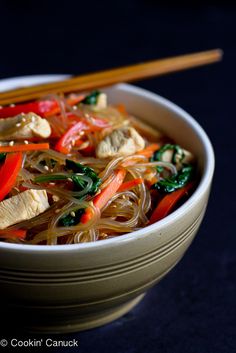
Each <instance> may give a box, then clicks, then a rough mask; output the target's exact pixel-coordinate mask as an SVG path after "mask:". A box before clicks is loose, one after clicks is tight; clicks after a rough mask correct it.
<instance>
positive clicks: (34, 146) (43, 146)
mask: <svg viewBox="0 0 236 353" xmlns="http://www.w3.org/2000/svg"><path fill="white" fill-rule="evenodd" d="M48 149H49V143H47V142H45V143H29V144H28V143H27V144H15V145H11V146H10V145H6V146H0V153H4V152H27V151H43V150H48Z"/></svg>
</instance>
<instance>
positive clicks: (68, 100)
mask: <svg viewBox="0 0 236 353" xmlns="http://www.w3.org/2000/svg"><path fill="white" fill-rule="evenodd" d="M84 98H85V94H79V95H75V94H73V95H71V96H69V97H67V98H66V103H67V104H68V105H75V104H78V103H80V102H81V101H82V100H83V99H84Z"/></svg>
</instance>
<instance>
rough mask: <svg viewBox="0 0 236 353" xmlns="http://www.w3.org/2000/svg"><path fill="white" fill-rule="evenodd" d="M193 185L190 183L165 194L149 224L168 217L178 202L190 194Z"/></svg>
mask: <svg viewBox="0 0 236 353" xmlns="http://www.w3.org/2000/svg"><path fill="white" fill-rule="evenodd" d="M192 187H193V183H189V184H187V185H185V186H184V187H182V188H181V189H179V190H177V191H174V192H172V193H171V194H167V195H166V196H164V197H163V199H162V200H161V201H160V202H159V203H158V205H157V207H156V208H155V210H154V211H153V213H152V215H151V218H150V220H149V224H153V223H155V222H157V221H160V220H161V219H162V218H164V217H166V216H167V215H168V214H169V213H170V212H171V211H172V210H173V208H174V207H175V206H176V204H177V203H178V202H179V201H180V200H181V199H182V197H183V196H187V195H188V192H189V191H190V190H191V189H192Z"/></svg>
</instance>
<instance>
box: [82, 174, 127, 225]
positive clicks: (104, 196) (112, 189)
mask: <svg viewBox="0 0 236 353" xmlns="http://www.w3.org/2000/svg"><path fill="white" fill-rule="evenodd" d="M125 176H126V170H125V169H123V168H122V169H118V170H117V171H115V178H114V179H113V180H112V181H111V183H110V184H108V185H107V187H106V188H104V189H103V190H102V191H101V192H100V193H99V194H98V195H96V196H95V197H94V199H93V204H94V206H95V207H97V208H98V209H99V210H101V209H102V208H103V207H104V206H105V205H106V203H107V202H108V201H109V200H110V198H111V197H112V196H113V195H114V194H115V193H116V192H117V190H118V189H119V188H120V186H121V185H122V183H123V180H124V178H125ZM91 217H92V214H91V212H90V209H86V211H85V213H84V214H83V215H82V217H81V222H82V223H87V222H88V221H89V220H90V219H91Z"/></svg>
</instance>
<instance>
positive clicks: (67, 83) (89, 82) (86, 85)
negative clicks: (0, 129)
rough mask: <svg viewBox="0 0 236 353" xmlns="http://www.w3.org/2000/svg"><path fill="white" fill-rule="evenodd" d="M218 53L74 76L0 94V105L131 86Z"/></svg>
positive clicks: (210, 59)
mask: <svg viewBox="0 0 236 353" xmlns="http://www.w3.org/2000/svg"><path fill="white" fill-rule="evenodd" d="M222 55H223V52H222V51H221V50H220V49H214V50H208V51H203V52H198V53H193V54H185V55H180V56H175V57H171V58H165V59H159V60H154V61H149V62H145V63H140V64H135V65H130V66H125V67H120V68H115V69H109V70H105V71H100V72H95V73H89V74H85V75H81V76H75V77H72V78H69V79H67V80H63V81H58V82H53V83H46V84H40V85H36V86H30V87H23V88H18V89H14V90H11V91H5V92H2V93H0V104H1V105H5V104H11V103H19V102H25V101H30V100H34V99H38V98H40V97H42V96H45V95H48V94H52V93H70V92H79V91H88V90H93V89H96V88H101V87H105V86H110V85H113V84H115V83H119V82H132V81H137V80H141V79H144V78H148V77H153V76H159V75H164V74H168V73H171V72H175V71H181V70H186V69H190V68H193V67H197V66H202V65H207V64H211V63H214V62H217V61H220V60H221V58H222Z"/></svg>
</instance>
